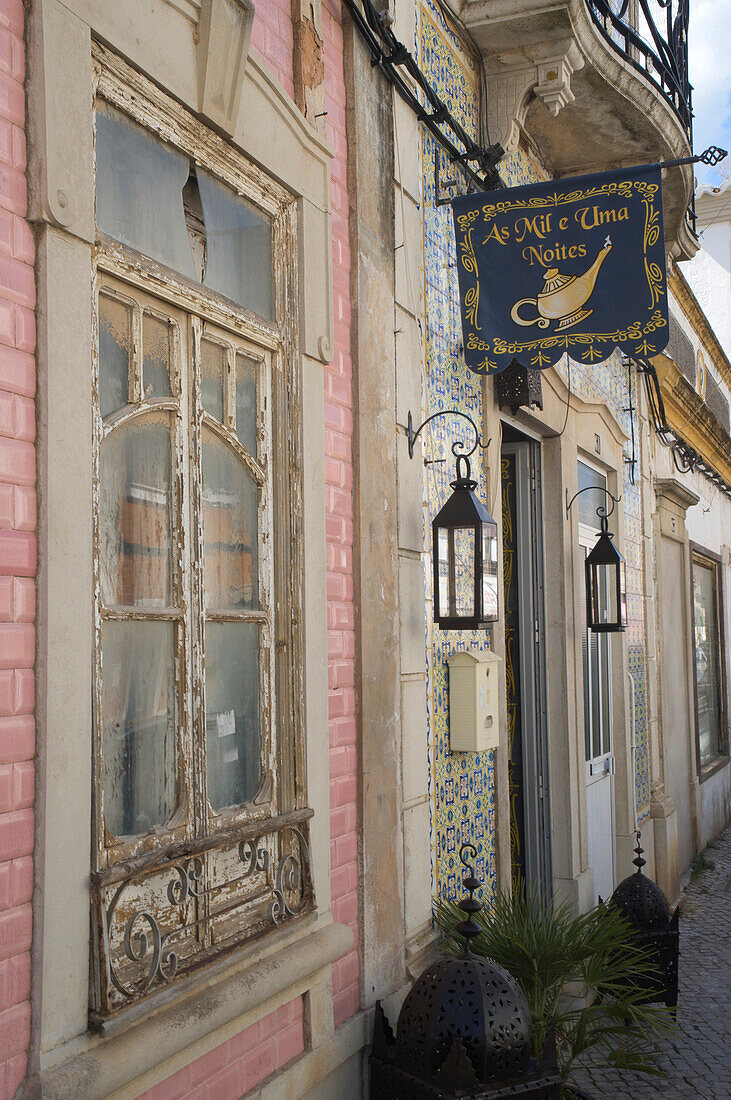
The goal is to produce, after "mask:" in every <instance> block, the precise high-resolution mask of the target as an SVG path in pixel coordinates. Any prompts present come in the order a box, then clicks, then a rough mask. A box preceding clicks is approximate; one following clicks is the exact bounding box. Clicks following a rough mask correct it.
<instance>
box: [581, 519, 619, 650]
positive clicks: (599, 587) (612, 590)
mask: <svg viewBox="0 0 731 1100" xmlns="http://www.w3.org/2000/svg"><path fill="white" fill-rule="evenodd" d="M600 521H601V532H600V535H599V538H598V539H597V541H596V544H595V546H594V549H593V550H592V551H591V553H590V554H588V556H587V559H586V625H587V626H588V628H589V630H592V631H594V633H595V634H609V633H611V632H613V631H618V630H626V628H627V580H626V576H625V564H624V558H623V557H622V555H621V554H620V552H619V550H618V549H617V547H616V546H615V545H614V543H613V542H612V539H613V537H614V536H613V535H612V533H611V532H610V530H609V522H608V520H607V517H606V516H605V515H601V516H600Z"/></svg>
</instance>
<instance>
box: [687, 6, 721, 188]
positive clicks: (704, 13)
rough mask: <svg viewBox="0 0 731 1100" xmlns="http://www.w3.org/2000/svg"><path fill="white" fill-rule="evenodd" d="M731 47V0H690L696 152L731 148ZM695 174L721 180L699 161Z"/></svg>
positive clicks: (702, 178)
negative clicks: (718, 146)
mask: <svg viewBox="0 0 731 1100" xmlns="http://www.w3.org/2000/svg"><path fill="white" fill-rule="evenodd" d="M730 49H731V0H690V23H689V28H688V66H689V69H690V82H691V84H692V85H693V112H694V115H695V117H694V119H693V147H694V148H693V152H694V153H702V152H703V150H704V149H707V148H708V146H709V145H720V146H721V148H723V149H728V150H729V151H731V60H730V59H729V52H730ZM730 160H731V158H730ZM730 166H731V165H730ZM695 173H696V179H697V180H698V183H711V184H718V183H720V182H721V177H720V176H719V175H718V172H716V171H714V170H713V169H711V168H708V167H707V166H706V165H704V164H697V165H696V166H695Z"/></svg>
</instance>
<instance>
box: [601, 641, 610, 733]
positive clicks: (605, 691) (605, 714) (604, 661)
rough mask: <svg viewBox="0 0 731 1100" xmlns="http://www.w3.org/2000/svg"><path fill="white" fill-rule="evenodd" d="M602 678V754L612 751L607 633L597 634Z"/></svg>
mask: <svg viewBox="0 0 731 1100" xmlns="http://www.w3.org/2000/svg"><path fill="white" fill-rule="evenodd" d="M599 653H600V658H601V678H602V684H601V687H602V749H601V751H602V754H604V753H607V752H611V751H612V727H611V724H610V721H609V715H610V710H609V707H610V703H609V635H608V634H600V635H599Z"/></svg>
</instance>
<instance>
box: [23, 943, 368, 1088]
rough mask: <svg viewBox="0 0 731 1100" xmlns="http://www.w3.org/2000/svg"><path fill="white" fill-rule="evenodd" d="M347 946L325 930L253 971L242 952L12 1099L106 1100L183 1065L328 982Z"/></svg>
mask: <svg viewBox="0 0 731 1100" xmlns="http://www.w3.org/2000/svg"><path fill="white" fill-rule="evenodd" d="M352 946H353V933H352V930H351V929H350V928H348V927H347V925H343V924H334V923H330V924H327V925H325V926H324V927H320V928H318V929H316V930H315V931H313V932H312V933H311V934H309V935H306V936H304V937H303V938H302V939H299V940H298V941H297V942H295V943H290V944H288V945H286V946H285V947H282V948H281V949H280V950H278V951H277V952H276V953H273V954H269V955H267V956H266V957H265V958H260V959H259V960H258V961H257V962H254V963H253V964H252V963H251V961H250V952H249V951H246V950H244V951H243V952H241V953H240V954H238V955H233V956H228V957H227V959H226V968H225V970H224V971H223V973H222V974H218V975H215V977H213V978H212V977H211V976H210V974H209V975H207V976H206V978H205V979H204V980H203V981H202V982H198V983H197V984H196V988H195V989H194V990H193V991H191V992H188V993H183V994H182V995H181V994H180V993H179V991H176V992H177V994H178V995H176V996H175V999H174V1000H173V1001H171V1002H169V1003H167V1004H165V1005H158V1006H157V1007H156V1010H155V1013H154V1015H153V1016H150V1015H149V1014H147V1013H146V1014H145V1016H144V1017H143V1018H142V1019H139V1020H136V1021H135V1023H134V1024H132V1025H131V1026H128V1027H127V1028H126V1029H125V1030H124V1031H120V1032H117V1033H115V1034H113V1035H108V1036H106V1037H103V1038H99V1037H94V1036H90V1037H89V1048H88V1050H86V1051H84V1053H82V1054H77V1055H75V1056H74V1057H71V1058H69V1059H68V1060H67V1061H64V1062H62V1063H61V1064H60V1065H54V1066H52V1067H49V1068H47V1069H44V1070H42V1071H41V1072H40V1074H39V1075H37V1076H35V1077H33V1078H28V1079H26V1081H25V1082H24V1084H23V1085H22V1086H21V1088H20V1090H19V1092H18V1093H17V1098H16V1100H31V1098H33V1100H41V1098H46V1097H47V1098H51V1097H52V1098H53V1100H78V1097H79V1096H83V1097H84V1100H104V1098H105V1097H109V1096H111V1095H113V1094H115V1093H116V1092H117V1091H118V1090H119V1089H122V1088H124V1087H125V1086H126V1085H129V1084H130V1083H131V1082H133V1081H135V1080H136V1079H138V1078H140V1077H142V1076H143V1074H145V1073H147V1072H148V1071H150V1070H153V1069H155V1068H156V1067H159V1066H160V1065H161V1064H162V1063H163V1062H165V1061H167V1060H169V1059H172V1058H175V1056H176V1055H180V1054H182V1053H185V1054H187V1055H188V1057H186V1059H185V1063H184V1064H187V1063H188V1062H191V1061H193V1060H194V1059H196V1058H198V1057H200V1056H201V1055H203V1054H205V1053H207V1052H208V1051H209V1050H212V1049H214V1048H215V1047H216V1046H218V1045H219V1044H220V1043H222V1042H225V1041H226V1039H228V1038H229V1037H230V1036H232V1035H235V1034H237V1033H238V1032H239V1031H241V1030H243V1029H244V1028H246V1027H248V1026H249V1025H250V1024H252V1023H255V1022H256V1020H258V1019H261V1018H262V1017H263V1016H265V1015H267V1014H268V1013H269V1012H271V1011H273V1010H274V1009H275V1008H277V1007H278V1006H279V1005H280V1004H284V1003H285V1002H286V1001H288V1000H291V999H292V998H293V997H296V996H299V995H301V994H302V993H304V992H306V991H307V990H308V989H311V988H312V987H313V986H314V985H316V984H318V982H320V981H322V980H323V978H328V977H329V969H326V968H329V967H330V964H331V963H333V962H335V961H336V960H337V959H339V958H341V957H342V956H343V955H345V954H346V953H347V952H348V951H349V950H350V949H351V948H352ZM323 970H325V974H323V973H322V971H323ZM175 1068H179V1067H175ZM170 1072H171V1073H172V1072H174V1069H173V1068H171V1070H170Z"/></svg>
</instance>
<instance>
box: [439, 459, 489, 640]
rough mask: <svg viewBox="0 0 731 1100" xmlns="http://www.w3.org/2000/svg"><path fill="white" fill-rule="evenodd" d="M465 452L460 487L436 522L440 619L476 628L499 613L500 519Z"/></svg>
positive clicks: (448, 626) (443, 624)
mask: <svg viewBox="0 0 731 1100" xmlns="http://www.w3.org/2000/svg"><path fill="white" fill-rule="evenodd" d="M470 474H471V470H470V463H469V459H468V458H467V457H466V456H465V455H458V456H457V476H456V480H455V481H452V482H450V484H451V487H452V488H453V489H454V492H453V493H452V495H451V496H450V498H449V500H448V501H447V503H446V504H445V505H444V507H443V508H442V510H441V511H440V512H439V515H438V516H437V517H436V519H435V520H434V522H433V523H432V532H433V540H434V622H435V623H437V624H438V626H439V627H440V629H442V630H476V629H479V628H480V627H484V626H487V624H488V623H494V622H497V619H498V547H497V523H496V522H495V520H494V519H493V518H492V516H491V515H490V513H489V512H488V511H487V509H486V508H485V506H484V504H482V502H481V501H480V500H478V498H477V497H476V496H475V493H474V490H475V489H476V488H477V482H476V481H473V479H472V478H471V476H470Z"/></svg>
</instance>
